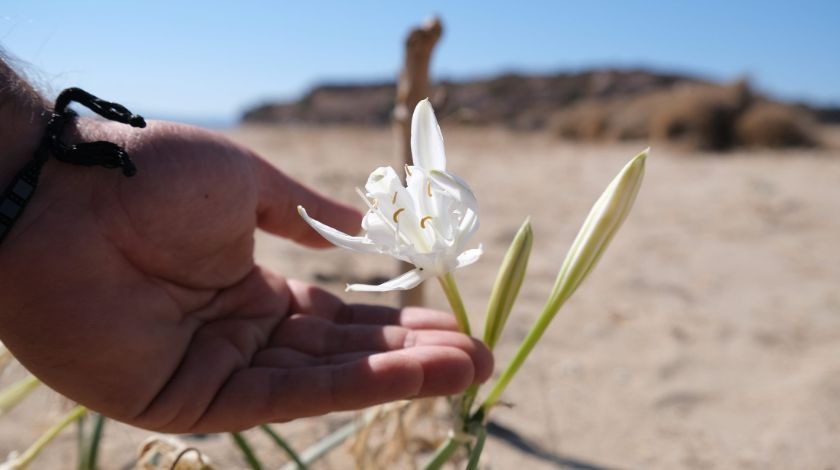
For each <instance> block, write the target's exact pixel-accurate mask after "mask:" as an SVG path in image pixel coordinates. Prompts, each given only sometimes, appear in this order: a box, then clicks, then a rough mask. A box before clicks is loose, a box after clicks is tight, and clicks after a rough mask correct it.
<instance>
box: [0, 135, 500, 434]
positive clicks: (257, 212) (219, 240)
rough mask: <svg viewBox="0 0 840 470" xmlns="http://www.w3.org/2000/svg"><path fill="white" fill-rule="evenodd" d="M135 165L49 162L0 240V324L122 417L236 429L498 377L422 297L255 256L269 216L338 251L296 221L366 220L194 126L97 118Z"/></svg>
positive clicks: (47, 372)
mask: <svg viewBox="0 0 840 470" xmlns="http://www.w3.org/2000/svg"><path fill="white" fill-rule="evenodd" d="M74 137H75V138H77V139H82V140H86V141H89V140H96V139H107V140H112V141H114V142H117V143H122V144H125V147H126V148H127V150H128V152H129V154H130V155H131V156H132V158H133V159H134V160H135V163H136V164H137V167H138V173H137V175H136V176H135V177H133V178H130V179H129V178H124V177H122V176H121V175H119V173H118V172H116V171H109V170H105V169H101V168H80V167H74V166H70V165H66V164H63V163H60V162H55V161H51V162H49V163H48V164H47V165H46V167H45V171H44V174H43V176H42V180H41V181H42V183H41V187H40V188H39V190H38V194H36V196H35V198H34V200H33V202H32V203H31V205H30V206H29V208H28V209H27V212H26V213H25V215H24V217H23V218H22V219H21V220H20V221H19V222H18V225H17V226H16V228H15V230H14V231H13V232H12V233H11V235H10V236H9V237H8V238H7V239H6V241H5V242H4V243H3V245H0V266H2V271H0V298H2V299H3V301H2V305H0V336H2V339H3V340H4V342H5V343H6V344H7V346H8V347H9V348H10V349H11V351H12V352H13V353H14V354H15V355H16V356H17V357H18V359H19V360H20V361H21V362H22V363H23V364H24V365H25V366H26V367H27V368H29V369H30V370H31V371H32V372H33V373H35V374H36V375H37V376H38V377H39V378H41V379H42V380H43V381H44V382H45V383H47V384H48V385H50V386H51V387H53V388H54V389H56V390H57V391H59V392H61V393H63V394H64V395H66V396H68V397H70V398H71V399H74V400H76V401H78V402H80V403H82V404H85V405H87V406H89V407H90V408H92V409H94V410H97V411H99V412H101V413H103V414H105V415H107V416H110V417H113V418H115V419H118V420H121V421H124V422H127V423H130V424H134V425H137V426H140V427H145V428H148V429H155V430H160V431H170V432H185V431H231V430H237V429H243V428H247V427H251V426H253V425H255V424H258V423H263V422H270V421H283V420H290V419H294V418H298V417H303V416H312V415H318V414H323V413H327V412H329V411H334V410H344V409H354V408H360V407H364V406H368V405H372V404H375V403H381V402H386V401H390V400H395V399H401V398H409V397H416V396H425V395H439V394H451V393H455V392H458V391H460V390H463V389H464V388H466V387H467V386H468V385H470V384H472V383H474V382H476V381H481V380H485V379H486V378H487V377H488V376H489V374H490V372H491V369H492V358H491V356H490V353H489V352H488V351H487V349H486V348H484V347H483V345H481V343H479V342H477V341H475V340H472V339H470V338H468V337H466V336H464V335H461V334H459V333H457V332H456V331H455V330H456V325H455V321H454V320H453V318H452V317H451V316H450V315H448V314H445V313H442V312H435V311H430V310H425V309H419V308H418V309H411V308H409V309H404V310H402V311H399V310H395V309H391V308H387V307H379V306H364V305H347V304H344V303H343V302H341V301H340V300H339V299H337V298H336V297H334V296H332V295H330V294H328V293H326V292H324V291H322V290H320V289H318V288H316V287H313V286H310V285H307V284H305V283H302V282H298V281H293V280H287V279H285V278H284V277H283V276H280V275H279V274H276V273H272V272H270V271H269V270H266V269H265V268H262V267H260V266H258V265H256V264H255V263H254V260H253V243H254V241H253V235H254V230H255V229H256V228H257V227H259V228H262V229H264V230H267V231H269V232H272V233H274V234H276V235H279V236H283V237H286V238H289V239H292V240H294V241H296V242H299V243H301V244H304V245H308V246H313V247H319V246H325V242H323V241H322V240H321V239H320V237H319V236H318V235H317V234H315V232H313V231H311V230H310V229H309V228H308V226H306V225H305V224H304V223H303V222H302V220H300V219H299V217H298V216H297V213H296V211H295V208H296V206H297V205H298V204H302V205H304V206H306V207H307V209H309V210H310V213H311V214H312V215H313V217H316V218H318V219H319V220H323V221H324V222H326V223H329V225H332V226H334V227H337V228H339V229H341V230H344V231H348V232H353V231H354V230H355V229H356V228H358V226H359V220H360V214H359V213H358V212H357V211H355V210H354V209H352V208H349V207H346V206H343V205H340V204H338V203H335V202H332V201H330V200H328V199H326V198H323V197H322V196H319V195H317V194H316V193H314V192H312V191H310V190H308V189H307V188H305V187H303V186H302V185H300V184H299V183H297V182H295V181H294V180H292V179H290V178H289V177H287V176H286V175H284V174H283V173H281V172H279V171H278V170H276V169H274V168H273V167H271V166H270V165H269V164H267V163H266V162H265V161H263V160H262V159H260V158H259V157H258V156H256V155H254V154H252V153H250V152H249V151H247V150H245V149H243V148H241V147H238V146H236V145H234V144H232V143H231V142H229V141H227V140H225V139H223V138H221V137H219V136H216V135H214V134H211V133H209V132H205V131H201V130H198V129H195V128H190V127H186V126H178V125H174V124H167V123H151V124H150V126H149V128H147V129H144V130H140V131H137V130H132V129H124V128H123V127H122V126H118V125H115V124H112V123H103V122H98V121H97V122H94V121H83V122H82V123H80V125H79V126H78V129H77V130H76V131H75V136H74Z"/></svg>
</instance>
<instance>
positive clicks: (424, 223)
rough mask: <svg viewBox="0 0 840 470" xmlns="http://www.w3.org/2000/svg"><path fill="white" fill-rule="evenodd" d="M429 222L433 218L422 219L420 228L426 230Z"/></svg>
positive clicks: (428, 216)
mask: <svg viewBox="0 0 840 470" xmlns="http://www.w3.org/2000/svg"><path fill="white" fill-rule="evenodd" d="M428 220H432V216H430V215H427V216H426V217H423V218H422V219H420V228H426V221H428Z"/></svg>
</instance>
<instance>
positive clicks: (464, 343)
mask: <svg viewBox="0 0 840 470" xmlns="http://www.w3.org/2000/svg"><path fill="white" fill-rule="evenodd" d="M269 345H272V346H279V347H288V348H292V349H296V350H298V351H301V352H303V353H306V354H312V355H317V356H326V355H332V354H343V353H348V352H358V351H393V350H398V349H405V348H413V347H418V346H447V347H454V348H459V349H461V350H463V351H465V352H466V353H468V354H469V355H470V356H471V357H473V358H474V359H475V360H480V359H482V357H483V355H484V349H485V348H484V346H483V345H481V343H480V342H479V341H477V340H475V339H473V338H470V337H469V336H467V335H464V334H461V333H458V332H455V331H446V330H423V329H412V328H406V327H403V326H398V325H384V326H380V325H358V324H349V325H339V324H336V323H333V322H330V321H328V320H324V319H322V318H318V317H314V316H311V315H295V316H293V317H291V318H289V319H288V320H286V321H285V322H283V324H281V325H280V326H278V327H277V329H276V330H275V331H274V333H273V334H272V336H271V339H270V340H269Z"/></svg>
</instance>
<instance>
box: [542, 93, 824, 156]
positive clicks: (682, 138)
mask: <svg viewBox="0 0 840 470" xmlns="http://www.w3.org/2000/svg"><path fill="white" fill-rule="evenodd" d="M812 126H813V119H811V118H810V116H809V115H808V113H807V112H806V111H805V110H802V109H800V108H797V107H794V106H790V105H785V104H782V103H777V102H772V101H769V100H765V99H760V98H757V97H755V95H753V93H752V92H751V91H750V89H749V86H748V85H747V83H746V82H745V81H737V82H734V83H732V84H730V85H726V86H721V85H709V84H684V85H680V86H677V87H674V88H671V89H667V90H659V91H653V92H649V93H646V94H643V95H640V96H634V97H614V98H612V99H587V100H583V101H579V102H577V103H575V104H574V105H572V106H570V107H568V108H566V109H563V110H561V111H558V112H556V113H555V114H554V115H553V116H552V119H551V121H550V128H551V129H552V130H553V131H554V132H555V133H556V134H557V135H559V136H560V137H562V138H565V139H570V140H585V141H603V140H606V141H620V140H659V141H665V142H669V143H673V144H677V145H680V146H684V147H687V148H689V149H691V150H713V151H723V150H728V149H730V148H732V147H734V146H736V145H742V146H748V147H792V146H810V145H815V144H816V142H817V140H816V139H815V138H814V136H813V133H812V132H811V129H812V128H813V127H812Z"/></svg>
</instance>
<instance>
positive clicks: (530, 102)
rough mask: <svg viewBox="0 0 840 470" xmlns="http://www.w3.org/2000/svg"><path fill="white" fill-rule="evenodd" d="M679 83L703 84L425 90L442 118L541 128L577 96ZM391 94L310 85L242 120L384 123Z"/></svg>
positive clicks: (611, 78)
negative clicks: (301, 92) (298, 96)
mask: <svg viewBox="0 0 840 470" xmlns="http://www.w3.org/2000/svg"><path fill="white" fill-rule="evenodd" d="M685 83H705V82H704V81H703V80H700V79H697V78H694V77H688V76H683V75H676V74H666V73H654V72H649V71H645V70H593V71H586V72H580V73H559V74H554V75H522V74H504V75H500V76H498V77H494V78H489V79H482V80H469V81H442V82H438V83H437V84H436V86H434V87H433V89H432V93H431V94H432V99H433V101H435V104H436V108H438V110H439V115H440V116H441V117H442V118H446V117H447V116H448V117H450V118H453V117H454V118H456V119H459V120H462V121H467V122H475V123H502V124H506V125H509V126H511V127H514V128H527V129H534V128H540V127H544V126H545V125H546V124H547V123H548V120H549V117H550V116H551V114H552V113H554V112H555V111H557V110H558V109H561V108H564V107H566V106H568V105H570V104H572V103H575V102H576V101H579V100H583V99H601V98H614V97H623V96H633V95H640V94H644V93H648V92H652V91H655V90H662V89H666V88H671V87H673V86H675V85H678V84H685ZM395 95H396V89H395V84H394V82H381V83H375V84H360V85H348V84H340V85H339V84H325V85H320V86H317V87H315V88H313V89H312V90H311V91H309V92H308V93H306V95H304V96H303V97H302V98H301V99H300V100H298V101H293V102H288V103H265V104H262V105H259V106H257V107H255V108H253V109H250V110H248V111H247V112H245V114H244V116H243V117H242V121H243V122H246V123H253V122H262V123H278V124H362V125H380V126H382V125H387V124H389V123H390V119H391V111H392V109H393V106H394V99H395Z"/></svg>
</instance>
